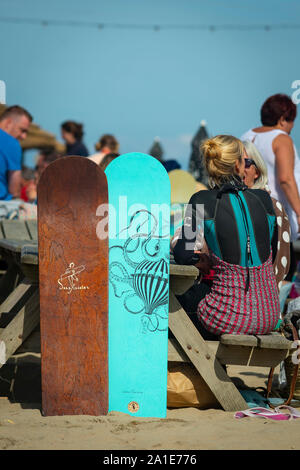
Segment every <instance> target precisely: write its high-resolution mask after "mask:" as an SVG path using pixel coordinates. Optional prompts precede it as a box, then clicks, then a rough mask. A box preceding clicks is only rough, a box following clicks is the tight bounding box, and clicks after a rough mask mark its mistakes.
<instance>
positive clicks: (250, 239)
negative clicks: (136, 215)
mask: <svg viewBox="0 0 300 470" xmlns="http://www.w3.org/2000/svg"><path fill="white" fill-rule="evenodd" d="M201 149H202V151H203V156H204V162H205V167H206V170H207V173H208V176H209V183H210V187H211V189H210V190H207V191H205V190H202V191H199V192H197V193H195V194H194V195H193V196H192V197H191V200H190V202H189V204H188V206H187V210H186V213H185V218H184V224H183V227H182V229H181V232H180V233H179V234H176V237H174V239H173V241H172V248H173V254H174V259H175V261H176V262H177V263H178V264H186V265H195V266H196V267H198V269H199V271H200V272H204V273H207V272H209V269H210V268H211V269H213V271H214V276H213V279H212V281H211V283H212V285H211V289H210V291H209V292H207V293H204V296H203V297H202V298H201V296H199V295H198V294H199V292H197V289H196V288H194V290H195V292H192V295H191V292H189V295H188V296H187V297H186V298H185V299H184V298H183V296H181V298H180V299H179V302H180V303H181V305H183V307H184V308H185V310H186V311H187V313H188V314H189V315H190V318H191V320H192V321H193V323H194V324H195V326H196V327H197V328H198V330H199V331H200V333H201V334H202V336H203V338H204V339H207V340H210V339H212V340H213V339H218V337H219V335H221V334H224V333H229V334H267V333H269V332H270V331H272V330H273V329H274V328H275V326H276V325H277V323H278V320H279V318H280V304H279V294H278V289H277V285H276V278H275V275H274V271H273V266H272V255H273V256H274V258H275V256H276V251H277V223H276V216H275V213H274V209H273V204H272V200H271V198H270V195H269V194H268V193H267V191H264V190H261V189H249V188H248V187H247V186H246V185H245V184H244V182H243V178H244V171H245V157H247V155H246V154H245V149H244V146H243V144H242V142H241V141H240V140H239V139H237V138H235V137H233V136H228V135H219V136H216V137H214V138H211V139H207V140H206V141H205V142H204V143H203V144H202V145H201ZM202 209H203V210H204V214H203V213H202ZM200 285H201V284H200ZM197 295H198V298H197V301H198V303H197V310H196V311H195V309H194V305H195V297H197ZM189 303H191V305H192V307H190V306H189ZM196 314H197V316H196ZM197 317H198V318H197Z"/></svg>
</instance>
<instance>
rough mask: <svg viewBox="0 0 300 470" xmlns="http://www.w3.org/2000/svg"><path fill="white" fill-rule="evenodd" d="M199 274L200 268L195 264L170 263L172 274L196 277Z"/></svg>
mask: <svg viewBox="0 0 300 470" xmlns="http://www.w3.org/2000/svg"><path fill="white" fill-rule="evenodd" d="M198 275H199V270H198V269H197V268H196V267H195V266H186V265H181V264H175V263H170V276H185V277H192V278H193V279H196V277H198Z"/></svg>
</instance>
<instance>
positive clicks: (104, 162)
mask: <svg viewBox="0 0 300 470" xmlns="http://www.w3.org/2000/svg"><path fill="white" fill-rule="evenodd" d="M119 156H120V154H119V153H107V154H106V155H105V156H104V157H103V159H102V161H101V162H100V164H99V166H100V168H102V170H103V171H105V168H107V167H108V165H109V164H110V162H112V161H113V160H115V159H116V158H117V157H119Z"/></svg>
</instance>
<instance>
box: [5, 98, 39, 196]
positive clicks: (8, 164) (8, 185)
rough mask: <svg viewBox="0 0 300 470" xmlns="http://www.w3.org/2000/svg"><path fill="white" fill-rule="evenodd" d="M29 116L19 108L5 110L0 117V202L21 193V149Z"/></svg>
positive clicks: (11, 107)
mask: <svg viewBox="0 0 300 470" xmlns="http://www.w3.org/2000/svg"><path fill="white" fill-rule="evenodd" d="M32 119H33V118H32V116H31V114H30V113H29V112H28V111H27V110H26V109H24V108H22V107H21V106H18V105H15V106H10V107H8V108H6V110H5V111H4V113H3V114H2V115H1V116H0V200H6V201H8V200H10V199H13V198H19V197H20V192H21V183H22V177H21V169H22V149H21V146H20V143H19V141H21V140H23V139H26V137H27V133H28V129H29V126H30V123H31V122H32Z"/></svg>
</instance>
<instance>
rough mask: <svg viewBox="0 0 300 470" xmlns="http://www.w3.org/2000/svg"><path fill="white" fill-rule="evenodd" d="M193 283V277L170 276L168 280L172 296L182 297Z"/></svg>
mask: <svg viewBox="0 0 300 470" xmlns="http://www.w3.org/2000/svg"><path fill="white" fill-rule="evenodd" d="M194 282H195V278H193V277H184V276H182V277H181V276H176V277H174V276H172V277H171V278H170V287H171V289H172V291H173V292H174V294H176V295H182V294H184V293H185V292H186V291H187V290H188V289H189V288H190V287H192V285H193V284H194Z"/></svg>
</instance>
